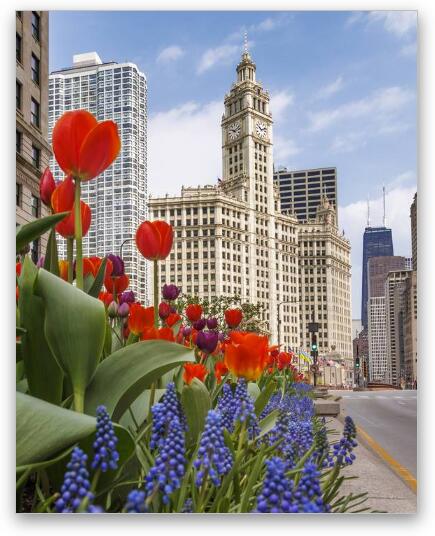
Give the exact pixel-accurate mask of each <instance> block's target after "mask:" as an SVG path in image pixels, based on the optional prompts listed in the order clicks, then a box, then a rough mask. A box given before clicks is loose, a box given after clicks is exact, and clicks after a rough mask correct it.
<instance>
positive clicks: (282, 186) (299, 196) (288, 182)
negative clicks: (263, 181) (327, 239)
mask: <svg viewBox="0 0 435 536" xmlns="http://www.w3.org/2000/svg"><path fill="white" fill-rule="evenodd" d="M273 178H274V181H275V183H276V184H277V185H278V187H279V194H280V206H281V212H282V213H283V214H292V215H295V216H296V217H297V218H298V220H299V221H300V222H305V221H308V220H313V219H315V218H316V216H317V207H318V206H319V204H320V200H321V199H322V197H323V196H326V197H327V198H328V200H329V202H330V204H331V205H332V207H333V208H334V210H335V218H336V222H337V221H338V212H337V169H336V168H335V167H329V168H318V169H304V170H298V171H288V170H287V169H286V168H281V169H279V170H278V171H275V172H274V174H273Z"/></svg>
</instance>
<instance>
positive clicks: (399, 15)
mask: <svg viewBox="0 0 435 536" xmlns="http://www.w3.org/2000/svg"><path fill="white" fill-rule="evenodd" d="M367 18H368V22H369V23H373V22H380V23H382V24H383V25H384V28H385V30H386V31H387V32H389V33H392V34H394V35H396V36H397V37H403V36H404V35H406V34H408V33H409V32H411V31H413V30H415V28H416V26H417V12H416V11H371V12H370V13H369V14H368V16H367Z"/></svg>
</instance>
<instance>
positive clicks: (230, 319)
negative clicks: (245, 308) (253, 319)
mask: <svg viewBox="0 0 435 536" xmlns="http://www.w3.org/2000/svg"><path fill="white" fill-rule="evenodd" d="M224 315H225V322H226V323H227V324H228V327H230V328H236V327H237V326H238V325H239V324H240V322H241V321H242V318H243V313H242V311H241V310H240V309H227V310H226V311H225V313H224Z"/></svg>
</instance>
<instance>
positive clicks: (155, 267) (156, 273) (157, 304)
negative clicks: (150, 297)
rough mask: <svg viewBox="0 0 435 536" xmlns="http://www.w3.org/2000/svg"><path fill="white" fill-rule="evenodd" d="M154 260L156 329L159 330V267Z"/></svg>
mask: <svg viewBox="0 0 435 536" xmlns="http://www.w3.org/2000/svg"><path fill="white" fill-rule="evenodd" d="M158 262H159V261H158V260H157V259H156V260H154V327H155V328H156V329H159V265H158Z"/></svg>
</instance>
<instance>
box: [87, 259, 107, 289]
mask: <svg viewBox="0 0 435 536" xmlns="http://www.w3.org/2000/svg"><path fill="white" fill-rule="evenodd" d="M106 264H107V257H104V259H103V260H102V262H101V264H100V268H99V270H98V272H97V275H96V276H95V279H94V281H93V283H92V285H91V287H90V288H89V291H88V294H89V296H93V297H94V298H98V294H99V293H100V291H101V287H102V286H103V281H104V272H105V271H106Z"/></svg>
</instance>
